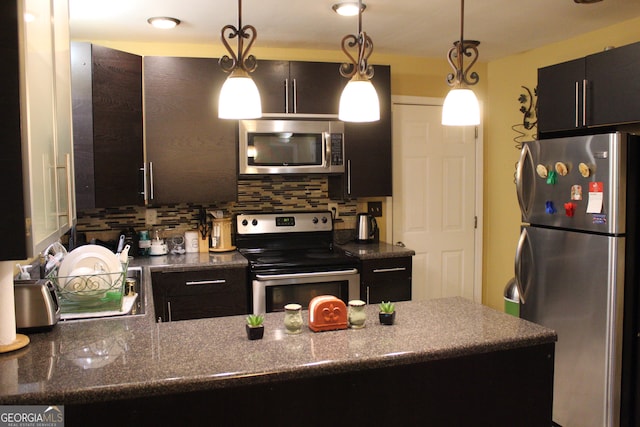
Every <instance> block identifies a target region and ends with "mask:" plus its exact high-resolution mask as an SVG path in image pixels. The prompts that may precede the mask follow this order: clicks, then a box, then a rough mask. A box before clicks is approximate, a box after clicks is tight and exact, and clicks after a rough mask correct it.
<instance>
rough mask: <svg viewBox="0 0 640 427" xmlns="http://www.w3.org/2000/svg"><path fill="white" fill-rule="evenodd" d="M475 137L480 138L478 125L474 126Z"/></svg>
mask: <svg viewBox="0 0 640 427" xmlns="http://www.w3.org/2000/svg"><path fill="white" fill-rule="evenodd" d="M474 132H475V138H476V139H478V126H476V127H475V128H474Z"/></svg>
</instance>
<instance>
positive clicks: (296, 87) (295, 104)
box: [292, 79, 298, 113]
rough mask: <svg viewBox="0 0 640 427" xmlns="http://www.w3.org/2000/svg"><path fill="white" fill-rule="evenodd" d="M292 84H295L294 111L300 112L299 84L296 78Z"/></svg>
mask: <svg viewBox="0 0 640 427" xmlns="http://www.w3.org/2000/svg"><path fill="white" fill-rule="evenodd" d="M292 82H293V83H292V86H293V112H294V113H297V112H298V85H297V82H296V79H293V80H292Z"/></svg>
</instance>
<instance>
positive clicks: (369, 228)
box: [356, 213, 378, 242]
mask: <svg viewBox="0 0 640 427" xmlns="http://www.w3.org/2000/svg"><path fill="white" fill-rule="evenodd" d="M377 231H378V223H377V222H376V219H375V218H374V217H373V215H369V214H366V213H359V214H358V215H357V216H356V241H357V242H373V241H375V237H376V232H377Z"/></svg>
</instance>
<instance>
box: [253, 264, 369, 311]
mask: <svg viewBox="0 0 640 427" xmlns="http://www.w3.org/2000/svg"><path fill="white" fill-rule="evenodd" d="M252 289H253V313H254V314H260V313H270V312H273V311H284V306H285V305H287V304H291V303H297V304H300V305H302V307H303V308H308V307H309V301H311V299H312V298H314V297H317V296H318V295H334V296H336V297H338V298H340V299H341V300H342V301H344V303H345V304H347V303H348V302H349V300H350V299H358V298H360V274H358V270H357V269H355V268H351V269H346V270H332V271H321V272H312V273H287V274H271V273H269V274H260V273H256V274H255V275H254V279H253V281H252Z"/></svg>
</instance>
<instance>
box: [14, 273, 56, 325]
mask: <svg viewBox="0 0 640 427" xmlns="http://www.w3.org/2000/svg"><path fill="white" fill-rule="evenodd" d="M13 289H14V294H15V306H16V329H18V330H37V329H49V328H52V327H53V326H54V325H55V324H56V323H58V320H60V305H59V304H58V300H57V298H56V294H55V291H54V290H53V285H52V283H51V282H50V281H49V280H37V281H33V280H25V281H15V282H14V287H13Z"/></svg>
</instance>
